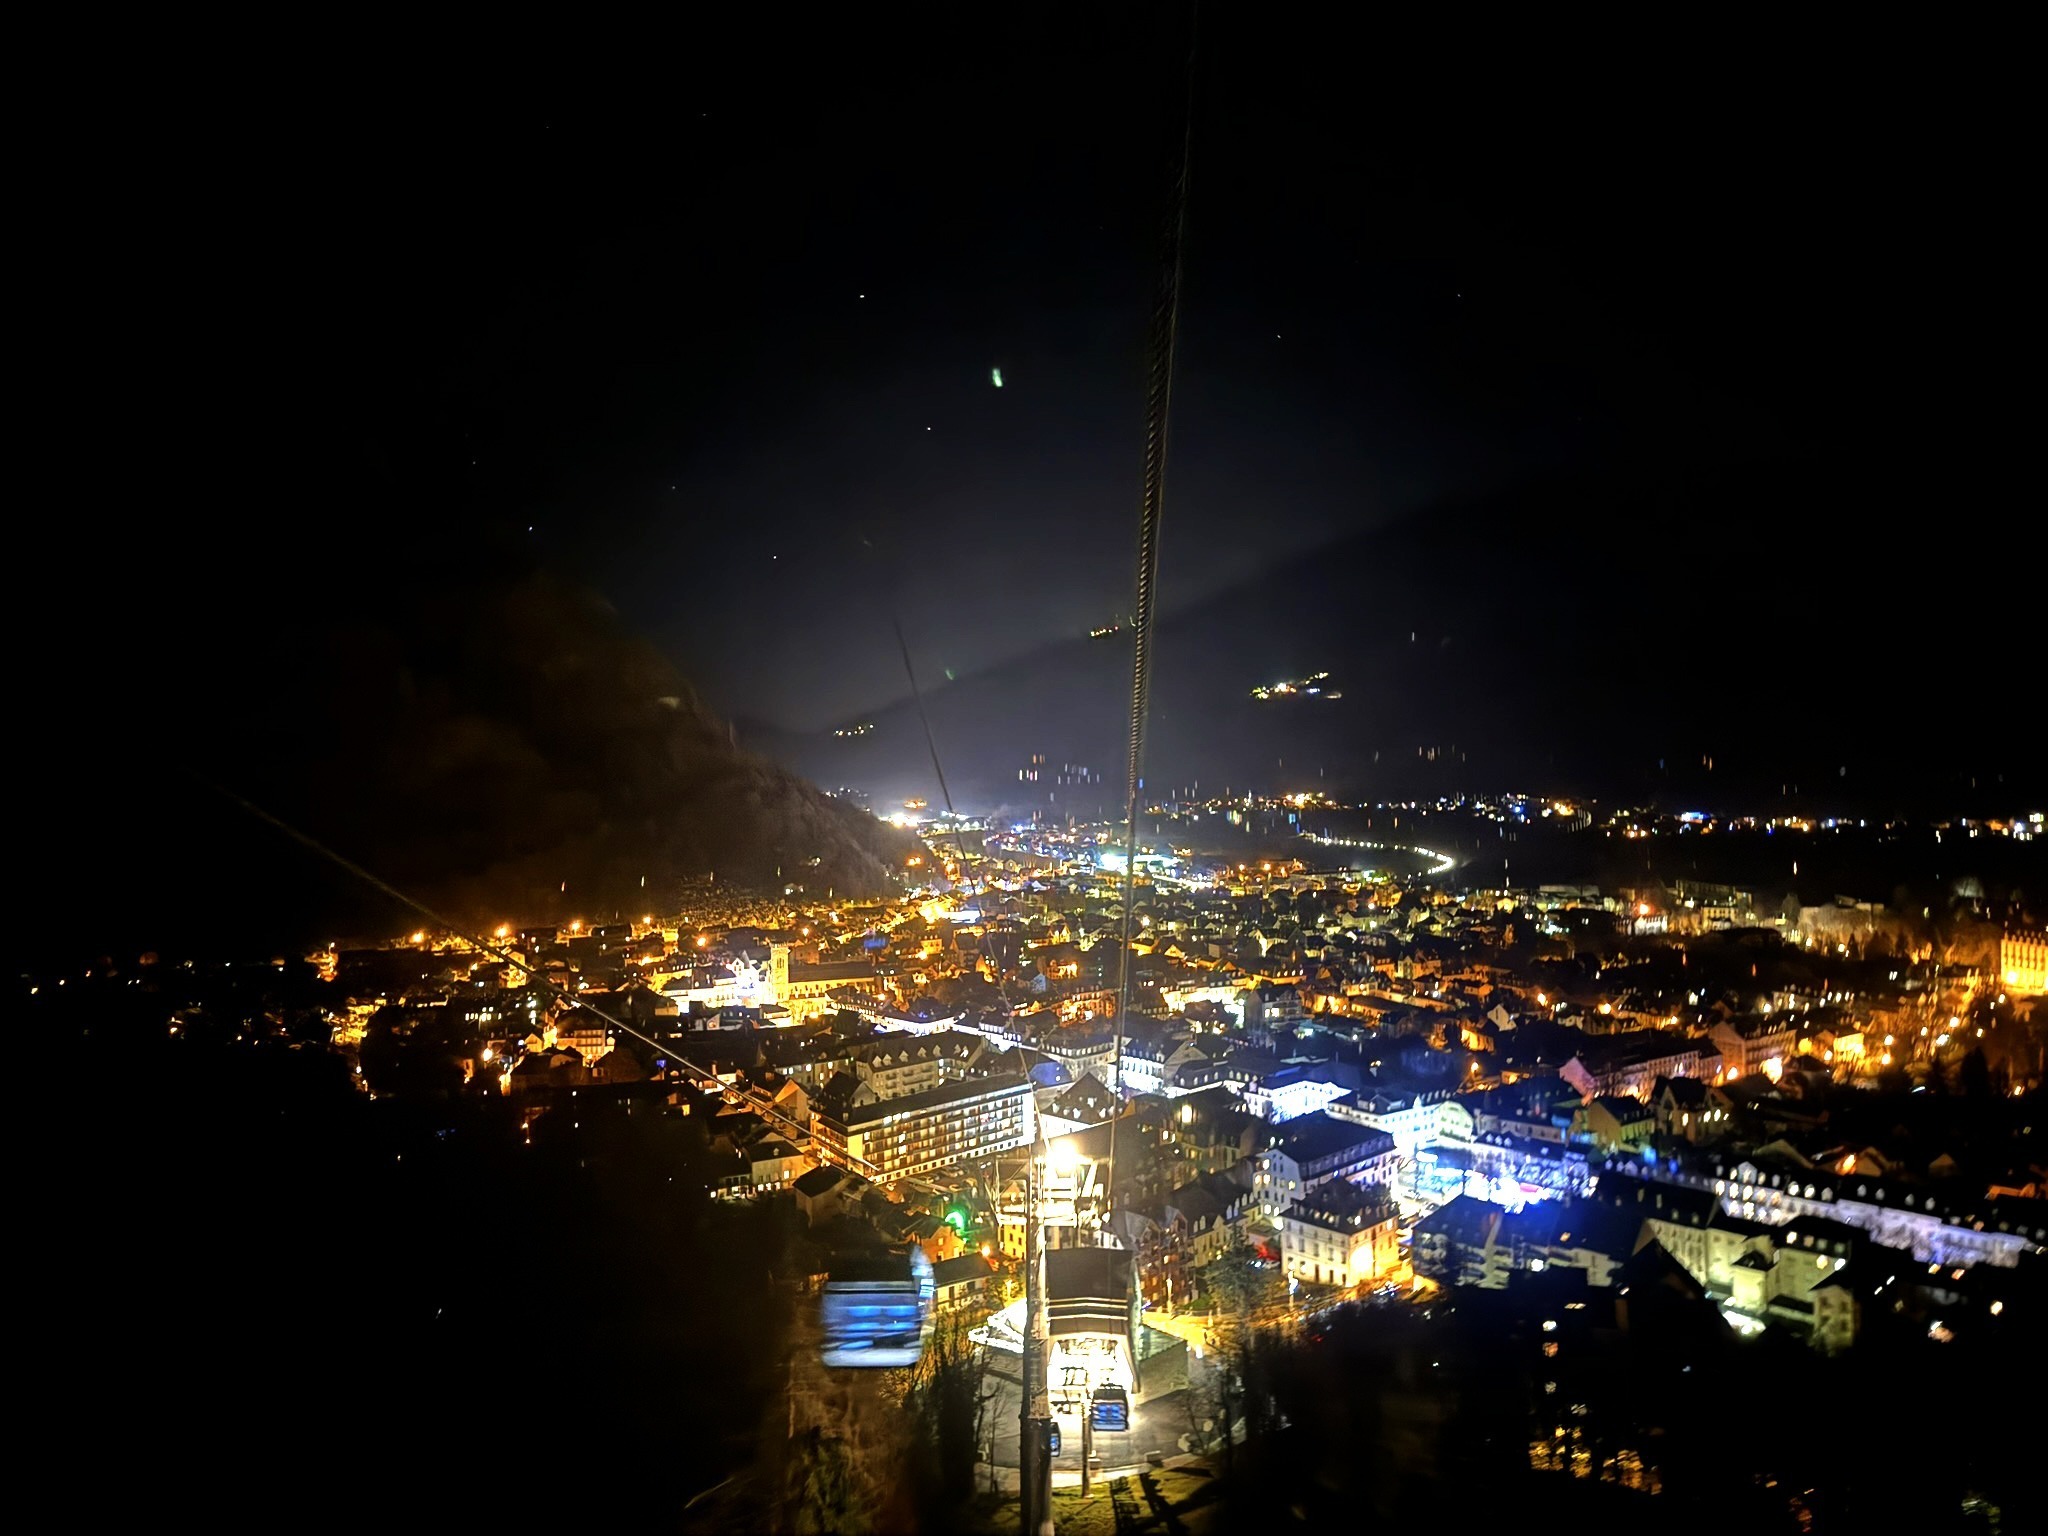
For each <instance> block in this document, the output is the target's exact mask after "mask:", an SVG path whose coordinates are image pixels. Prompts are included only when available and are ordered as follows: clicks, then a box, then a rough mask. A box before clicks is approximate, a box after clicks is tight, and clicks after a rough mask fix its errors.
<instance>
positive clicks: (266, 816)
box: [208, 783, 878, 1174]
mask: <svg viewBox="0 0 2048 1536" xmlns="http://www.w3.org/2000/svg"><path fill="white" fill-rule="evenodd" d="M208 787H209V788H211V789H212V790H214V791H215V792H216V793H217V794H220V795H222V796H224V797H225V798H227V799H229V800H232V801H234V802H235V804H237V805H239V806H240V807H241V808H242V809H243V810H245V811H247V812H248V813H249V814H250V815H251V816H254V817H255V818H256V819H257V820H258V821H261V822H264V823H265V824H267V825H269V826H272V827H275V828H276V829H277V830H278V831H280V832H282V833H283V834H284V835H285V836H286V837H288V838H290V839H291V840H292V841H293V842H295V843H298V844H299V845H300V846H301V847H304V848H307V849H310V850H311V851H312V852H314V853H317V854H318V855H319V856H320V857H321V858H323V859H325V860H327V861H328V862H329V863H330V864H333V865H335V866H337V867H338V868H340V869H343V870H345V871H347V872H348V873H349V874H351V875H354V876H355V877H356V878H357V879H358V880H361V881H362V882H363V883H364V884H366V885H369V886H371V887H372V888H374V889H376V890H378V891H381V892H382V893H383V894H384V895H386V896H389V897H390V898H391V899H392V900H393V901H395V902H397V903H398V904H399V905H400V906H403V907H406V908H408V909H410V910H411V911H413V912H417V913H418V914H419V915H420V916H421V917H424V918H425V919H426V920H427V921H428V922H430V923H432V924H433V925H434V926H435V927H436V928H438V929H440V930H441V931H443V932H444V933H449V934H453V935H454V936H455V937H457V938H459V939H464V940H467V941H468V942H469V943H470V944H472V945H474V946H475V947H476V948H477V949H479V950H482V951H483V952H484V953H485V954H487V955H489V956H490V957H491V958H492V959H493V960H496V961H498V962H500V963H501V964H504V965H509V966H511V967H512V968H513V969H514V970H516V971H519V972H521V973H522V974H523V975H525V976H526V977H527V978H528V979H529V980H531V981H532V982H534V983H535V984H536V985H538V986H539V987H540V988H541V989H542V990H543V991H545V992H551V993H553V994H554V995H555V996H557V997H558V998H560V999H561V1000H562V1001H564V1002H566V1003H568V1004H569V1005H570V1006H571V1007H572V1008H581V1009H584V1010H586V1011H587V1012H589V1013H592V1014H595V1015H596V1016H597V1017H598V1018H600V1019H602V1020H603V1021H604V1022H605V1023H607V1024H609V1025H611V1027H612V1028H613V1029H616V1030H618V1031H619V1032H620V1033H622V1034H627V1035H631V1036H632V1037H633V1038H634V1039H635V1040H638V1041H640V1042H641V1043H642V1044H643V1045H647V1046H650V1047H652V1048H653V1049H655V1050H657V1051H659V1052H661V1054H662V1056H663V1057H664V1058H666V1059H667V1060H669V1061H672V1062H674V1063H675V1064H676V1065H677V1066H679V1067H681V1068H682V1069H683V1070H684V1071H685V1072H686V1073H688V1074H689V1076H690V1077H691V1079H692V1080H693V1081H694V1082H695V1083H696V1084H697V1085H698V1086H699V1087H703V1088H711V1089H716V1090H717V1091H718V1093H719V1094H720V1096H721V1097H723V1098H724V1099H725V1100H726V1101H727V1102H728V1103H732V1104H745V1105H746V1106H747V1108H749V1109H750V1110H752V1111H753V1112H754V1113H755V1114H758V1115H759V1116H760V1117H761V1118H762V1119H763V1120H764V1121H767V1122H769V1123H771V1124H774V1125H778V1126H784V1127H787V1128H788V1129H790V1130H792V1131H795V1132H797V1133H798V1134H799V1135H801V1136H802V1137H804V1138H805V1139H810V1135H811V1128H810V1127H809V1126H807V1125H799V1124H798V1123H797V1122H796V1121H795V1120H793V1119H791V1118H790V1117H789V1116H787V1115H785V1114H783V1113H782V1111H781V1110H779V1109H775V1108H773V1107H772V1106H769V1105H763V1104H760V1103H756V1102H754V1101H752V1100H750V1099H748V1098H747V1096H746V1095H745V1094H743V1093H741V1092H740V1091H739V1090H738V1089H736V1088H734V1087H733V1086H732V1085H731V1084H730V1083H727V1082H725V1081H723V1080H722V1079H721V1078H720V1077H719V1076H718V1074H717V1073H716V1072H711V1071H707V1070H706V1069H705V1068H703V1067H700V1066H698V1065H697V1064H696V1063H695V1062H693V1061H688V1060H685V1059H684V1058H683V1057H682V1056H679V1055H677V1054H676V1050H675V1047H674V1046H671V1045H664V1044H662V1042H661V1041H659V1040H656V1039H654V1038H653V1037H652V1036H649V1035H643V1034H641V1033H640V1031H639V1030H637V1029H635V1028H634V1027H633V1026H632V1025H630V1024H628V1023H626V1022H625V1021H624V1020H622V1019H615V1018H613V1017H612V1016H611V1015H610V1014H608V1013H606V1012H605V1011H604V1010H603V1009H602V1008H599V1007H598V1006H597V1005H596V1004H594V1003H589V1002H585V1001H584V1000H583V999H582V998H580V997H577V996H575V995H574V994H572V993H571V992H570V991H569V989H568V988H567V987H564V986H562V985H560V984H559V983H557V982H553V981H550V980H549V979H548V978H547V977H545V976H543V975H542V974H541V973H540V972H538V971H536V970H534V969H533V968H532V967H530V966H528V965H527V964H526V963H525V962H524V961H523V960H521V959H519V958H518V956H516V955H513V954H510V953H508V952H507V951H505V950H502V949H500V948H498V947H497V946H496V945H494V944H491V943H489V942H487V941H486V940H484V939H482V938H479V937H478V936H477V935H475V934H473V933H471V932H469V931H468V930H467V929H465V928H463V927H462V926H461V925H460V924H459V923H453V922H450V921H449V920H448V919H447V918H445V917H443V916H442V915H441V914H440V913H439V912H436V911H435V910H434V909H433V908H432V907H430V906H427V905H426V904H425V903H424V902H420V901H416V900H414V899H413V898H412V897H411V896H408V895H406V893H405V892H404V891H401V890H400V889H399V888H398V887H397V886H395V885H392V884H391V883H390V882H388V881H386V880H383V879H380V878H379V877H378V876H376V875H374V874H372V873H371V872H370V871H369V870H367V869H365V868H363V866H362V865H360V864H357V863H356V862H354V861H353V860H351V859H347V858H344V857H343V856H342V855H341V854H338V853H336V852H335V851H334V850H333V849H332V848H329V847H328V846H327V845H326V844H325V843H323V842H321V841H320V840H319V839H317V838H315V837H311V836H308V835H307V834H306V833H304V832H301V831H300V830H299V829H298V828H297V827H295V826H293V825H292V824H291V823H290V822H288V821H285V820H283V819H282V818H280V817H277V816H273V815H272V814H271V813H270V812H269V811H266V810H265V809H264V808H263V807H262V806H260V805H258V804H256V803H255V802H254V801H253V800H249V799H245V798H244V797H243V796H241V795H238V794H236V793H235V792H234V791H233V790H231V789H229V788H227V787H226V786H224V785H220V784H212V783H209V784H208ZM834 1155H835V1157H836V1158H837V1160H838V1161H840V1162H842V1163H844V1164H846V1165H847V1166H848V1167H849V1168H852V1169H853V1171H854V1172H855V1173H860V1174H873V1173H875V1172H877V1171H878V1170H877V1169H876V1167H875V1165H874V1164H873V1163H870V1162H869V1161H868V1160H867V1159H866V1158H864V1157H855V1156H853V1154H852V1153H850V1152H848V1153H835V1154H834Z"/></svg>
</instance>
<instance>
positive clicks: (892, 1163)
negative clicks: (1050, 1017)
mask: <svg viewBox="0 0 2048 1536" xmlns="http://www.w3.org/2000/svg"><path fill="white" fill-rule="evenodd" d="M1036 1108H1037V1106H1036V1105H1035V1104H1034V1103H1033V1102H1032V1097H1031V1082H1030V1079H1028V1078H1026V1077H1025V1076H1024V1075H1023V1074H1022V1073H1019V1072H1010V1073H1004V1074H1002V1075H1000V1076H997V1077H973V1078H968V1079H967V1080H965V1081H964V1082H957V1083H946V1084H943V1085H941V1086H940V1087H937V1088H928V1089H926V1090H925V1091H924V1092H922V1093H907V1094H904V1095H902V1096H900V1097H898V1098H893V1099H881V1100H878V1101H876V1102H875V1103H872V1104H857V1105H853V1106H850V1107H848V1108H846V1109H843V1110H839V1111H836V1112H835V1111H828V1110H823V1109H821V1110H818V1111H817V1112H816V1113H815V1114H814V1115H813V1117H812V1122H811V1131H812V1134H813V1135H814V1136H815V1137H816V1138H817V1140H818V1143H819V1147H818V1150H819V1152H820V1153H821V1154H822V1155H823V1156H824V1157H825V1159H826V1160H828V1161H833V1162H845V1161H847V1160H849V1159H854V1158H859V1159H863V1160H865V1161H866V1162H867V1163H869V1164H870V1165H871V1166H872V1167H873V1169H874V1172H873V1174H872V1175H870V1176H871V1177H872V1178H874V1179H875V1180H876V1181H877V1182H878V1183H884V1184H886V1183H888V1182H889V1181H890V1180H892V1179H905V1178H911V1177H914V1176H916V1175H918V1174H922V1173H930V1172H932V1171H933V1170H935V1169H939V1168H945V1167H947V1166H949V1165H951V1164H954V1163H963V1162H971V1161H973V1160H974V1159H976V1158H984V1157H994V1156H995V1155H996V1154H997V1153H999V1152H1014V1151H1016V1150H1017V1148H1019V1147H1022V1146H1025V1145H1027V1144H1028V1143H1029V1142H1030V1140H1031V1128H1032V1122H1031V1117H1032V1115H1033V1114H1034V1113H1035V1112H1036Z"/></svg>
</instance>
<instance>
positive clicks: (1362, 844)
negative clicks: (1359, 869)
mask: <svg viewBox="0 0 2048 1536" xmlns="http://www.w3.org/2000/svg"><path fill="white" fill-rule="evenodd" d="M1301 835H1302V837H1304V838H1306V839H1307V840H1308V841H1309V842H1311V843H1314V844H1316V845H1317V846H1318V847H1321V848H1370V849H1373V850H1374V851H1376V852H1379V853H1413V854H1417V855H1420V856H1421V857H1422V858H1425V859H1434V860H1436V868H1434V869H1430V870H1424V871H1423V873H1424V874H1425V875H1428V876H1434V875H1446V874H1449V873H1450V872H1451V871H1452V870H1454V869H1456V868H1457V867H1458V861H1457V860H1456V859H1454V858H1452V857H1451V856H1450V855H1449V854H1447V853H1438V852H1437V851H1436V850H1435V849H1434V848H1424V847H1423V846H1421V845H1420V844H1419V843H1375V842H1371V841H1369V840H1368V839H1366V838H1362V837H1325V836H1323V834H1322V833H1320V832H1304V833H1302V834H1301Z"/></svg>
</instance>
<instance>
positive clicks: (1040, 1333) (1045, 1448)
mask: <svg viewBox="0 0 2048 1536" xmlns="http://www.w3.org/2000/svg"><path fill="white" fill-rule="evenodd" d="M1044 1150H1045V1132H1044V1129H1043V1128H1042V1127H1041V1128H1040V1129H1039V1131H1038V1133H1037V1135H1036V1137H1035V1139H1034V1141H1033V1144H1032V1147H1031V1151H1030V1155H1029V1156H1028V1157H1027V1158H1026V1159H1025V1163H1024V1382H1023V1393H1022V1396H1023V1402H1022V1403H1021V1404H1020V1405H1019V1407H1018V1410H1017V1506H1018V1514H1019V1516H1020V1517H1021V1521H1022V1530H1023V1536H1053V1528H1052V1434H1051V1426H1052V1401H1051V1398H1050V1396H1049V1395H1048V1393H1047V1391H1046V1384H1045V1368H1046V1338H1045V1274H1044V1268H1043V1266H1044V1263H1045V1257H1044V1254H1045V1234H1044V1232H1043V1231H1042V1230H1041V1228H1040V1225H1039V1209H1038V1206H1039V1195H1040V1190H1039V1184H1038V1172H1039V1170H1038V1164H1039V1158H1040V1155H1041V1154H1042V1153H1043V1152H1044Z"/></svg>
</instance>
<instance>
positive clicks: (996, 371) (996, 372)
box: [988, 368, 1003, 389]
mask: <svg viewBox="0 0 2048 1536" xmlns="http://www.w3.org/2000/svg"><path fill="white" fill-rule="evenodd" d="M988 376H989V378H990V380H991V381H992V382H993V383H994V384H995V387H996V388H997V389H1001V388H1002V387H1003V370H1002V369H1000V368H991V369H989V371H988Z"/></svg>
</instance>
